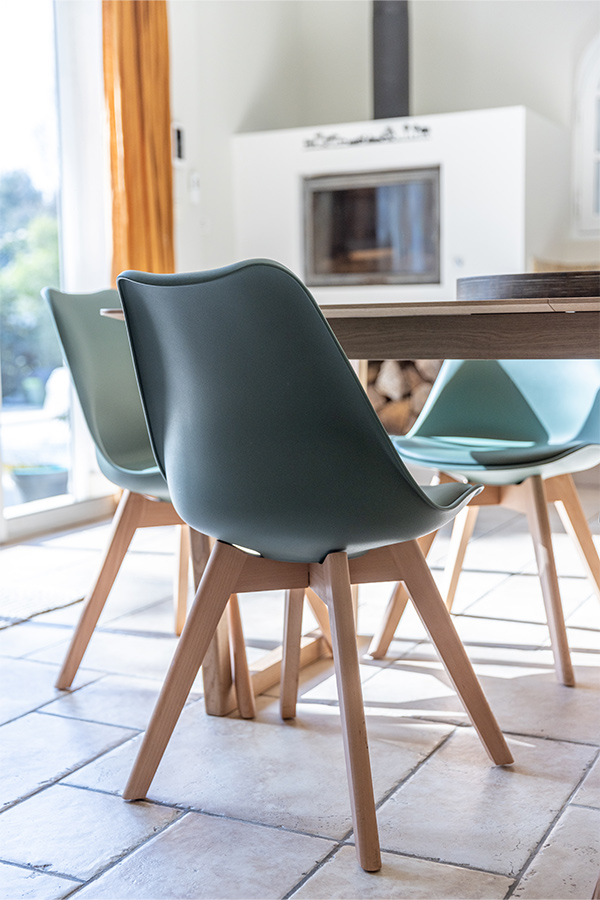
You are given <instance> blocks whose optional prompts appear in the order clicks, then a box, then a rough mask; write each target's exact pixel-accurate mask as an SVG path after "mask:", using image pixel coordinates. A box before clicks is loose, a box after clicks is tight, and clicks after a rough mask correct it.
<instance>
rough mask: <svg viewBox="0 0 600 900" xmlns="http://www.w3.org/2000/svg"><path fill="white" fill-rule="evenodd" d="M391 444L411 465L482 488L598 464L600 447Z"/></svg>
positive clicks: (473, 441)
mask: <svg viewBox="0 0 600 900" xmlns="http://www.w3.org/2000/svg"><path fill="white" fill-rule="evenodd" d="M392 440H393V442H394V445H395V447H396V449H397V450H398V452H399V453H400V455H401V456H402V457H403V458H404V459H406V460H408V461H410V462H412V463H417V464H418V465H422V466H427V467H428V468H434V469H439V470H440V471H443V472H447V473H448V474H460V475H464V476H465V477H466V478H468V479H469V480H470V481H477V482H479V483H481V484H494V485H500V484H519V483H520V482H521V481H524V480H525V479H526V478H530V477H531V476H533V475H542V477H543V478H551V477H554V476H555V475H563V474H565V473H572V472H578V471H581V470H583V469H588V468H591V467H592V466H594V465H597V464H598V463H600V445H599V444H590V443H587V442H582V441H573V442H571V443H565V444H545V443H540V442H533V441H532V442H527V441H503V440H489V439H484V438H473V437H462V438H461V437H451V436H449V437H421V436H417V435H415V436H414V437H404V436H399V437H394V438H392Z"/></svg>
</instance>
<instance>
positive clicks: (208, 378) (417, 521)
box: [117, 260, 512, 871]
mask: <svg viewBox="0 0 600 900" xmlns="http://www.w3.org/2000/svg"><path fill="white" fill-rule="evenodd" d="M117 286H118V289H119V292H120V294H121V299H122V304H123V310H124V313H125V319H126V323H127V329H128V333H129V337H130V342H131V347H132V352H133V358H134V364H135V368H136V372H137V377H138V383H139V386H140V392H141V396H142V402H143V405H144V409H145V412H146V418H147V422H148V426H149V431H150V438H151V442H152V446H153V449H154V453H155V456H156V459H157V461H158V464H159V467H160V469H161V471H162V473H163V474H164V476H165V478H166V480H167V483H168V485H169V490H170V492H171V497H172V499H173V504H174V506H175V508H176V509H177V511H178V513H179V514H180V515H181V517H182V519H183V520H184V521H186V522H187V523H188V524H189V525H191V526H192V527H193V528H196V529H198V530H200V531H205V532H207V533H209V534H212V535H214V536H215V537H216V538H217V543H216V544H215V547H214V549H213V552H212V555H211V558H210V560H209V562H208V564H207V567H206V569H205V572H204V575H203V578H202V581H201V583H200V587H199V589H198V593H197V595H196V599H195V601H194V605H193V607H192V609H191V610H190V613H189V616H188V619H187V622H186V625H185V627H184V630H183V633H182V636H181V639H180V641H179V644H178V647H177V650H176V653H175V657H174V659H173V663H172V666H171V669H170V671H169V674H168V675H167V679H166V681H165V684H164V686H163V689H162V692H161V695H160V697H159V700H158V703H157V706H156V709H155V711H154V714H153V717H152V720H151V722H150V724H149V726H148V729H147V731H146V735H145V738H144V741H143V744H142V746H141V748H140V751H139V755H138V758H137V760H136V763H135V765H134V768H133V771H132V773H131V776H130V779H129V782H128V784H127V787H126V789H125V792H124V796H125V797H126V798H127V799H138V798H141V797H144V796H145V795H146V792H147V790H148V788H149V786H150V783H151V782H152V779H153V777H154V773H155V771H156V768H157V766H158V764H159V762H160V760H161V757H162V755H163V753H164V751H165V749H166V746H167V743H168V741H169V738H170V735H171V733H172V731H173V728H174V727H175V724H176V722H177V720H178V718H179V715H180V712H181V710H182V708H183V705H184V703H185V700H186V698H187V696H188V693H189V690H190V688H191V685H192V683H193V681H194V678H195V676H196V673H197V671H198V668H199V666H200V665H201V663H202V660H203V657H204V654H205V652H206V649H207V647H208V645H209V643H210V640H211V637H212V635H213V634H214V631H215V628H216V625H217V623H218V621H219V619H220V617H221V614H222V611H223V608H224V605H225V603H226V601H227V597H228V596H229V594H230V593H233V592H235V591H239V590H243V589H248V586H250V585H251V586H252V590H271V589H272V590H275V589H278V590H281V589H286V590H288V610H287V615H286V633H285V635H284V674H283V679H282V681H283V688H282V698H281V708H282V714H283V715H284V716H287V717H290V716H293V715H294V714H295V696H294V697H291V696H290V693H289V691H290V685H294V688H295V685H296V684H297V670H298V655H299V648H300V626H301V610H302V600H303V595H304V591H305V590H306V589H307V588H308V587H311V588H312V589H313V590H314V591H315V592H316V593H317V594H318V595H319V596H320V597H321V599H322V600H324V601H325V602H326V603H327V605H328V608H329V614H330V618H331V622H332V643H333V652H334V662H335V669H336V677H337V684H338V691H339V697H340V711H341V718H342V730H343V736H344V742H345V748H346V758H347V763H348V764H347V774H348V781H349V787H350V797H351V805H352V811H353V821H354V828H355V835H356V845H357V853H358V857H359V860H360V864H361V865H362V866H363V868H365V869H366V870H369V871H371V870H377V869H378V868H379V867H380V865H381V859H380V852H379V841H378V836H377V823H376V817H375V803H374V796H373V787H372V781H371V773H370V764H369V754H368V747H367V736H366V727H365V718H364V709H363V703H362V695H361V687H360V678H359V669H358V655H357V647H356V633H355V624H354V616H353V609H352V598H351V589H350V585H351V583H359V582H373V581H389V580H390V578H393V579H396V578H401V579H403V580H404V581H405V582H406V584H407V586H408V589H409V591H410V592H411V595H412V597H413V599H414V602H415V605H416V607H417V609H418V611H419V613H420V615H421V617H422V618H423V621H424V622H425V625H426V627H427V628H428V629H429V632H430V634H431V637H432V640H433V642H434V643H435V645H436V646H437V648H438V651H439V653H440V655H441V657H442V659H443V661H444V663H445V665H446V667H447V669H448V671H449V673H450V676H451V678H452V679H453V682H454V684H455V686H456V688H457V691H458V693H459V695H460V696H461V698H462V701H463V703H464V704H465V706H466V708H467V711H468V713H469V715H470V716H471V718H472V721H473V723H474V725H475V727H476V728H477V729H478V731H479V733H480V736H481V738H482V740H483V742H484V744H485V746H486V748H487V750H488V752H489V753H490V755H491V757H492V759H493V760H494V761H495V762H496V763H498V764H503V763H508V762H511V761H512V757H511V755H510V752H509V751H508V748H507V746H506V743H505V742H504V739H503V737H502V734H501V732H500V730H499V728H498V725H497V723H496V721H495V719H494V717H493V715H492V713H491V711H490V709H489V706H488V705H487V702H486V700H485V697H484V696H483V693H482V691H481V688H480V686H479V683H478V681H477V679H476V677H475V674H474V672H473V669H472V667H471V665H470V663H469V660H468V657H467V655H466V653H465V650H464V648H463V646H462V643H461V642H460V639H459V638H458V636H457V634H456V631H455V630H454V627H453V625H452V622H451V619H450V616H449V614H448V612H447V610H446V608H445V606H444V603H443V601H442V599H441V597H440V595H439V592H438V591H437V588H436V587H435V582H434V581H433V578H432V576H431V573H430V572H429V569H428V567H427V564H426V562H425V560H424V558H423V555H422V553H421V552H420V550H419V547H418V545H417V543H416V540H415V539H416V538H417V537H419V535H423V534H426V533H428V532H430V531H431V530H432V529H436V528H439V527H441V526H442V525H443V524H444V523H445V522H448V521H450V520H451V519H453V518H454V516H455V515H456V514H457V513H458V512H459V511H460V510H461V509H462V508H463V507H464V506H465V504H466V503H467V502H468V501H469V500H470V499H471V498H472V497H473V496H475V495H476V494H477V492H478V490H479V489H478V488H474V487H471V486H463V485H458V484H449V485H440V486H439V487H427V488H421V487H419V486H418V485H417V484H416V482H415V481H414V479H413V478H412V477H411V475H410V474H409V472H408V471H407V469H406V467H405V466H404V463H403V462H402V460H401V458H400V456H399V455H398V453H397V452H396V450H395V449H394V446H393V444H392V442H391V441H390V439H389V437H388V435H387V434H386V432H385V431H384V429H383V427H382V426H381V424H380V422H379V420H378V418H377V416H376V415H375V412H374V411H373V408H372V406H371V404H370V402H369V400H368V398H367V396H366V394H365V392H364V391H363V389H362V387H361V385H360V383H359V381H358V379H357V378H356V375H355V374H354V372H353V370H352V367H351V366H350V364H349V362H348V360H347V358H346V356H345V354H344V352H343V350H342V349H341V347H340V346H339V344H338V342H337V340H336V339H335V337H334V335H333V333H332V331H331V329H330V328H329V326H328V324H327V322H326V321H325V319H324V318H323V315H322V314H321V311H320V310H319V308H318V306H317V304H316V303H315V302H314V300H313V298H312V297H311V295H310V294H309V292H308V291H307V289H306V288H305V287H304V285H303V284H302V283H301V282H300V281H299V280H298V279H297V278H296V277H295V276H294V275H293V274H292V273H291V272H289V271H288V270H287V269H285V268H284V267H283V266H280V265H278V264H277V263H274V262H270V261H268V260H249V261H246V262H242V263H237V264H235V265H232V266H228V267H226V268H223V269H216V270H214V271H209V272H199V273H193V274H188V275H162V276H161V275H151V274H147V273H143V272H124V273H123V274H122V275H120V276H119V278H118V280H117ZM290 672H291V673H292V677H290V676H289V673H290ZM282 765H285V761H284V760H282Z"/></svg>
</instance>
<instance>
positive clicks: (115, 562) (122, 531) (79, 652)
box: [56, 491, 147, 690]
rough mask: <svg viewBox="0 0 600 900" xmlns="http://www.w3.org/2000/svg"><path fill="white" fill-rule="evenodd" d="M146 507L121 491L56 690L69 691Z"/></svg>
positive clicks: (140, 497) (141, 501) (141, 500)
mask: <svg viewBox="0 0 600 900" xmlns="http://www.w3.org/2000/svg"><path fill="white" fill-rule="evenodd" d="M146 503H147V501H146V500H145V498H144V497H142V496H141V495H140V494H135V493H131V492H130V491H124V492H123V495H122V496H121V500H120V501H119V505H118V507H117V511H116V512H115V515H114V517H113V520H112V530H111V535H110V539H109V542H108V547H107V550H106V553H105V555H104V559H103V560H102V564H101V566H100V571H99V572H98V575H97V576H96V581H95V582H94V584H93V586H92V588H91V590H90V592H89V593H88V595H87V598H86V601H85V606H84V609H83V612H82V614H81V618H80V619H79V622H78V624H77V627H76V629H75V633H74V634H73V637H72V639H71V644H70V646H69V650H68V651H67V655H66V658H65V661H64V663H63V666H62V669H61V670H60V675H59V676H58V680H57V682H56V687H57V688H59V690H65V689H66V688H68V687H70V686H71V683H72V681H73V678H74V677H75V675H76V674H77V670H78V668H79V666H80V664H81V660H82V658H83V655H84V653H85V651H86V650H87V647H88V644H89V642H90V638H91V636H92V634H93V632H94V628H95V627H96V625H97V623H98V619H99V618H100V614H101V612H102V610H103V609H104V604H105V603H106V598H107V597H108V595H109V593H110V590H111V588H112V586H113V584H114V581H115V578H116V577H117V574H118V572H119V569H120V567H121V563H122V562H123V558H124V556H125V554H126V553H127V549H128V547H129V545H130V543H131V539H132V538H133V535H134V534H135V531H136V529H137V527H138V525H139V524H140V523H141V519H142V515H143V509H144V506H145V504H146Z"/></svg>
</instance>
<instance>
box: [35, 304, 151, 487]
mask: <svg viewBox="0 0 600 900" xmlns="http://www.w3.org/2000/svg"><path fill="white" fill-rule="evenodd" d="M42 296H43V297H44V298H45V300H46V301H47V303H48V305H49V307H50V311H51V313H52V318H53V320H54V324H55V326H56V331H57V334H58V339H59V342H60V345H61V349H62V353H63V357H64V360H65V363H66V365H67V367H68V369H69V371H70V373H71V377H72V379H73V384H74V385H75V390H76V392H77V396H78V398H79V402H80V404H81V408H82V410H83V414H84V417H85V420H86V423H87V426H88V428H89V430H90V433H91V435H92V438H93V440H94V443H95V445H96V452H97V454H98V456H99V460H100V461H101V459H102V458H104V459H105V460H107V461H108V463H110V464H111V466H117V467H122V468H125V469H129V468H131V469H136V470H142V469H146V468H150V467H153V466H154V467H155V466H156V462H155V460H154V455H153V453H152V448H151V446H150V440H149V437H148V429H147V428H146V421H145V419H144V411H143V409H142V404H141V401H140V396H139V391H138V388H137V383H136V378H135V372H134V369H133V363H132V360H131V353H130V350H129V343H128V341H127V334H126V332H125V328H124V327H123V323H122V322H118V321H114V320H111V319H108V318H105V317H103V316H101V315H100V310H101V309H103V308H112V307H120V305H121V301H120V299H119V295H118V292H117V291H115V290H106V291H98V292H96V293H92V294H68V293H64V292H62V291H58V290H55V289H53V288H44V289H43V291H42Z"/></svg>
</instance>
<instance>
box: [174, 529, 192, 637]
mask: <svg viewBox="0 0 600 900" xmlns="http://www.w3.org/2000/svg"><path fill="white" fill-rule="evenodd" d="M177 528H178V529H179V541H178V544H177V554H176V567H175V578H174V579H173V605H174V607H175V634H181V632H182V631H183V626H184V625H185V617H186V615H187V595H188V577H189V571H190V529H189V528H188V527H187V525H178V526H177Z"/></svg>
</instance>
